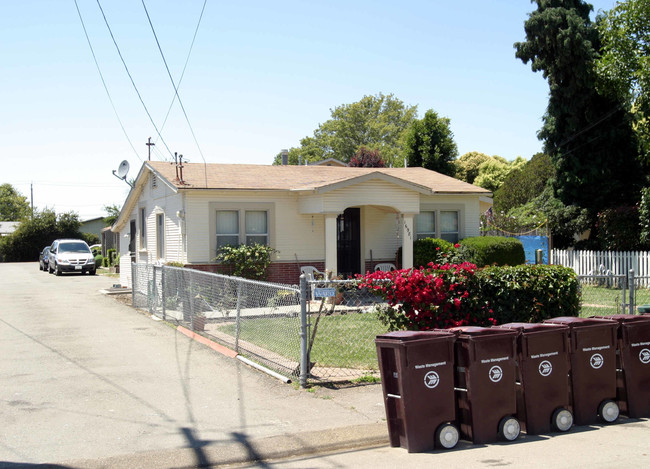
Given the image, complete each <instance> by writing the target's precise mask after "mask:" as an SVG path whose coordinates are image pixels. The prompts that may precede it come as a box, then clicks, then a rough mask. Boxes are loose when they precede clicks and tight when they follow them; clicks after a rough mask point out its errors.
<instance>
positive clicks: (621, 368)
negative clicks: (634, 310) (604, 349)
mask: <svg viewBox="0 0 650 469" xmlns="http://www.w3.org/2000/svg"><path fill="white" fill-rule="evenodd" d="M603 318H604V319H611V320H614V321H617V322H618V354H617V355H616V357H617V359H618V360H617V366H616V368H617V369H616V373H617V383H616V384H617V402H618V405H619V407H620V409H621V412H622V413H623V414H625V415H627V416H628V417H632V418H643V417H650V316H648V315H641V316H637V315H632V314H614V315H611V316H604V317H603Z"/></svg>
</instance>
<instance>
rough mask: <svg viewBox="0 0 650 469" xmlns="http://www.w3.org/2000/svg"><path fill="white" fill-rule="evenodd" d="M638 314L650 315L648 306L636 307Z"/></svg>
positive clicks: (649, 306)
mask: <svg viewBox="0 0 650 469" xmlns="http://www.w3.org/2000/svg"><path fill="white" fill-rule="evenodd" d="M636 309H637V311H639V313H642V314H643V313H650V305H641V306H637V307H636Z"/></svg>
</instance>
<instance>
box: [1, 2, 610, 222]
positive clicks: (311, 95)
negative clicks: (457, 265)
mask: <svg viewBox="0 0 650 469" xmlns="http://www.w3.org/2000/svg"><path fill="white" fill-rule="evenodd" d="M77 3H78V5H79V10H80V11H81V15H82V18H83V21H84V23H85V25H86V29H87V31H88V35H89V37H90V41H91V44H92V46H93V48H94V50H95V54H96V57H97V61H98V63H99V67H100V69H101V71H102V74H103V76H104V80H105V81H106V85H107V87H108V90H109V92H110V95H111V98H112V100H113V103H114V105H115V108H116V110H117V113H118V115H119V117H120V119H121V121H122V124H123V125H124V129H125V130H126V133H127V135H128V137H129V139H130V141H131V143H132V144H133V146H134V148H135V151H134V149H133V148H132V147H131V144H130V143H129V140H127V138H126V137H125V135H124V133H123V132H122V130H121V128H120V124H119V122H118V120H117V118H116V116H115V113H114V111H113V109H112V107H111V103H110V101H109V99H108V97H107V95H106V92H105V90H104V88H103V85H102V82H101V79H100V76H99V73H98V72H97V68H96V66H95V63H94V62H93V57H92V54H91V51H90V48H89V46H88V43H87V41H86V37H85V35H84V31H83V28H82V24H81V21H80V19H79V15H78V13H77V9H76V7H75V2H74V0H40V1H38V0H21V1H19V2H14V1H9V0H2V1H1V2H0V60H1V63H2V73H1V74H0V103H1V108H2V112H1V113H0V151H1V155H2V156H1V158H2V162H3V164H2V170H1V171H0V183H5V182H7V183H10V184H12V185H14V186H15V187H16V188H18V190H19V191H21V192H22V193H23V195H25V196H27V197H28V198H29V196H30V184H32V183H33V188H34V205H35V206H36V207H37V208H40V209H42V208H45V207H49V208H53V209H55V210H56V211H57V212H67V211H70V210H73V211H76V212H77V213H79V215H80V217H81V218H82V219H88V218H93V217H98V216H103V215H104V211H103V210H102V207H103V206H104V205H110V204H118V205H121V204H122V202H123V201H124V199H125V198H126V196H127V194H128V186H127V185H126V184H124V183H123V182H121V181H119V180H118V179H116V178H115V177H113V175H112V174H111V171H112V170H114V169H117V167H118V165H119V163H120V161H122V160H128V161H129V163H130V165H131V171H130V173H129V175H130V176H131V177H134V176H135V175H136V174H137V172H138V170H139V168H140V167H141V165H142V162H143V161H144V160H146V159H147V147H146V145H145V143H146V141H147V138H148V137H152V141H155V142H156V146H155V147H154V151H153V153H152V159H156V160H161V159H165V158H166V159H169V157H170V152H178V153H181V154H183V155H184V157H185V158H187V159H189V160H190V161H192V162H202V161H203V159H205V161H207V162H208V163H254V164H270V163H271V162H272V160H273V158H274V156H275V155H276V154H277V153H278V152H279V150H280V149H281V148H289V147H293V146H298V145H299V142H300V139H301V138H303V137H305V136H307V135H312V133H313V131H314V130H315V129H316V128H317V127H318V125H319V124H320V123H322V122H324V121H326V120H327V119H328V118H329V117H330V109H332V108H334V107H336V106H339V105H341V104H347V103H352V102H355V101H358V100H359V99H361V98H362V97H363V96H366V95H376V94H378V93H384V94H390V93H392V94H394V95H395V97H397V98H398V99H400V100H402V101H403V102H404V103H405V104H407V105H417V106H418V111H419V116H420V117H421V116H422V115H424V112H425V111H427V110H428V109H433V110H435V111H436V112H437V113H438V114H439V115H441V116H445V117H449V118H450V119H451V130H452V132H453V133H454V136H455V140H456V143H457V145H458V149H459V153H460V154H463V153H466V152H468V151H480V152H483V153H487V154H491V155H500V156H503V157H505V158H507V159H509V160H511V159H514V158H516V157H517V156H523V157H524V158H526V159H529V158H530V157H531V156H532V155H533V154H535V153H536V152H538V151H540V150H541V143H540V142H539V141H538V140H537V137H536V134H537V131H538V130H539V128H540V127H541V116H542V115H543V113H544V110H545V108H546V103H547V95H548V86H547V84H546V82H545V81H544V79H543V78H542V76H541V74H539V73H533V72H532V71H531V70H530V65H525V64H523V63H522V62H521V61H519V60H518V59H516V58H515V56H514V48H513V44H514V43H515V42H517V41H522V40H524V31H523V23H524V21H525V20H526V18H527V15H528V13H530V12H531V11H533V9H534V5H533V4H531V3H530V2H529V1H526V0H466V1H463V2H449V1H448V0H429V1H415V0H413V1H412V0H404V1H402V2H394V1H383V0H379V1H378V0H375V1H365V0H364V1H354V0H347V1H340V0H334V1H328V2H306V1H302V2H300V1H278V2H268V1H257V0H249V1H247V2H224V1H217V0H208V1H207V6H206V8H205V12H204V15H203V19H202V21H201V25H200V28H199V30H198V34H197V37H196V42H195V44H194V48H193V50H192V53H191V56H190V58H189V63H188V65H187V69H186V71H185V75H184V78H183V81H182V82H181V84H180V87H179V94H180V97H181V99H182V102H183V105H184V107H185V111H186V112H187V116H188V118H189V121H190V123H191V125H192V129H193V130H194V135H195V136H196V141H197V142H198V145H197V144H196V143H195V141H194V137H193V136H192V133H191V131H190V128H189V126H188V124H187V122H186V120H185V117H184V115H183V112H182V110H181V108H180V106H178V104H177V103H176V104H174V106H173V107H172V110H171V113H170V116H169V119H168V120H167V122H166V124H165V126H164V128H162V122H163V120H164V118H165V115H166V113H167V109H168V108H169V106H170V104H171V102H172V98H173V96H174V90H173V88H172V85H171V82H170V79H169V76H168V74H167V71H166V69H165V66H164V63H163V61H162V58H161V55H160V52H159V51H158V48H157V45H156V42H155V38H154V36H153V33H152V31H151V28H150V26H149V23H148V20H147V16H146V14H145V11H144V8H143V6H142V2H141V1H138V0H128V1H127V0H101V1H100V3H101V6H102V8H103V10H104V13H105V15H106V18H107V20H108V23H109V25H110V27H111V29H112V32H113V35H114V37H115V40H116V41H117V44H118V46H119V47H120V50H121V53H122V56H123V57H124V60H125V62H126V64H127V66H128V68H129V71H130V73H131V75H132V77H133V80H134V82H135V84H136V86H137V88H138V91H139V92H140V95H141V96H142V99H143V101H144V103H145V104H146V106H147V109H148V111H149V114H150V115H151V117H152V119H153V121H154V122H155V124H156V126H157V127H158V128H159V129H161V128H162V131H161V134H162V137H163V139H164V143H163V141H162V140H161V139H160V138H159V137H158V135H157V134H156V130H155V129H154V127H153V125H152V124H151V122H150V120H149V117H148V116H147V113H146V111H145V110H144V107H143V106H142V104H141V103H140V100H139V98H138V96H137V94H136V92H135V90H134V88H133V86H132V84H131V82H130V80H129V78H128V76H127V74H126V71H125V69H124V66H123V65H122V62H121V61H120V58H119V55H118V53H117V50H116V48H115V45H114V44H113V42H112V40H111V37H110V34H109V32H108V29H107V27H106V24H105V23H104V20H103V18H102V15H101V12H100V9H99V6H98V3H97V1H96V0H77ZM203 3H204V0H184V1H182V2H179V1H163V0H145V4H146V7H147V10H148V12H149V15H150V17H151V21H152V23H153V25H154V28H155V30H156V34H157V36H158V40H159V42H160V45H161V48H162V50H163V52H164V54H165V59H166V61H167V64H168V66H169V69H170V72H171V74H172V76H173V77H174V80H175V81H176V82H177V83H178V80H179V77H180V75H181V72H182V70H183V66H184V64H185V61H186V59H187V57H188V52H189V48H190V45H191V42H192V37H193V35H194V31H195V28H196V25H197V21H198V19H199V15H200V13H201V9H202V7H203ZM591 3H592V5H594V9H595V11H598V10H599V9H602V10H607V9H610V8H611V7H612V6H613V5H614V3H615V1H614V0H599V1H593V2H591ZM165 144H166V146H165Z"/></svg>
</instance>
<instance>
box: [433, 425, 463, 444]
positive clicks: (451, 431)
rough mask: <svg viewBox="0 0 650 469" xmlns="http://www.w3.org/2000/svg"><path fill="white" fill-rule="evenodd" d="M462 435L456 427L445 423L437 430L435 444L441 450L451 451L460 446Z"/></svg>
mask: <svg viewBox="0 0 650 469" xmlns="http://www.w3.org/2000/svg"><path fill="white" fill-rule="evenodd" d="M459 439H460V434H459V433H458V429H457V428H456V425H453V424H451V423H443V424H442V425H440V426H439V427H438V429H437V430H436V439H435V444H436V446H437V447H439V448H444V449H451V448H453V447H454V446H456V445H457V444H458V440H459Z"/></svg>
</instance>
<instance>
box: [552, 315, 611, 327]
mask: <svg viewBox="0 0 650 469" xmlns="http://www.w3.org/2000/svg"><path fill="white" fill-rule="evenodd" d="M544 323H545V324H546V323H550V324H564V325H566V326H569V327H570V328H574V327H588V326H596V325H603V324H607V323H610V324H611V321H610V320H608V319H601V318H600V317H598V318H578V317H574V316H560V317H557V318H551V319H545V320H544Z"/></svg>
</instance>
